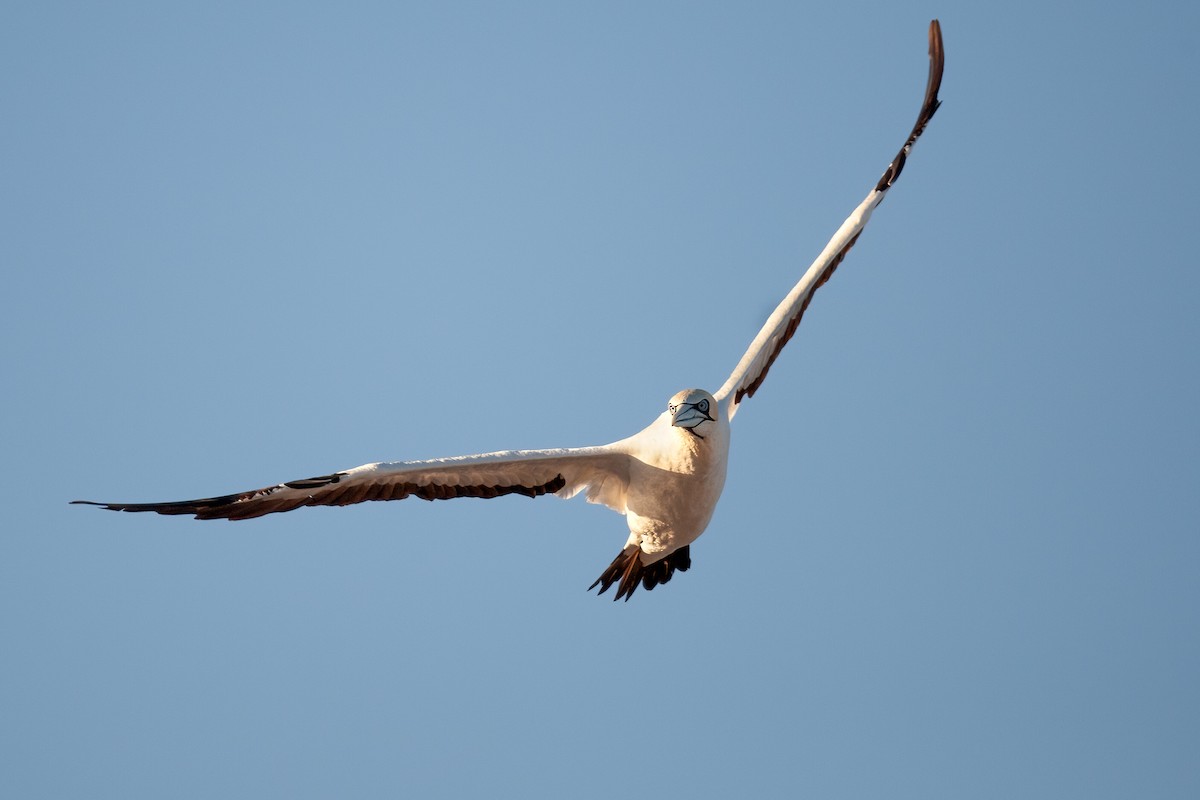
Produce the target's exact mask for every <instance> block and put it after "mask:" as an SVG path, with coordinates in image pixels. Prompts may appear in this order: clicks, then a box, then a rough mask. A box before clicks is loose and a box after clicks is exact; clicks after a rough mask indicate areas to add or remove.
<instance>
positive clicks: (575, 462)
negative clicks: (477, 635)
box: [73, 20, 945, 600]
mask: <svg viewBox="0 0 1200 800" xmlns="http://www.w3.org/2000/svg"><path fill="white" fill-rule="evenodd" d="M944 60H945V59H944V55H943V51H942V32H941V26H940V25H939V24H938V21H937V20H933V21H932V22H931V23H930V25H929V79H928V83H927V85H926V88H925V99H924V102H923V103H922V104H921V111H920V114H918V116H917V122H916V124H915V125H914V126H913V129H912V132H911V133H910V134H909V135H908V138H907V139H906V140H905V142H904V146H903V147H902V148H900V152H899V153H897V154H896V157H895V158H894V159H893V160H892V162H891V163H890V164H889V165H888V168H887V169H886V170H885V171H884V173H883V177H881V178H880V179H879V181H878V183H876V184H875V188H873V189H872V190H871V192H870V194H868V195H867V197H866V199H865V200H863V201H862V203H860V204H859V206H858V208H856V209H854V212H853V213H852V214H851V215H850V216H849V218H848V219H847V220H846V221H845V222H844V223H842V226H841V227H840V228H838V230H837V232H836V233H835V234H834V235H833V238H832V239H831V240H830V241H829V244H827V245H826V246H825V249H824V250H822V251H821V254H820V255H819V256H818V257H817V259H816V260H815V261H814V262H813V263H812V265H811V266H810V267H809V268H808V271H807V272H805V273H804V276H803V277H802V278H801V279H800V282H799V283H797V284H796V286H795V287H794V288H793V289H792V291H791V292H790V293H789V294H788V295H787V297H785V298H784V299H783V302H781V303H780V304H779V306H778V308H776V309H775V311H774V313H772V314H771V316H770V317H769V318H768V319H767V322H766V324H765V325H763V328H762V330H761V331H759V334H758V336H756V337H755V339H754V341H753V342H752V343H751V344H750V348H749V349H748V350H747V351H746V354H745V355H743V356H742V359H741V361H739V362H738V365H737V367H736V368H735V369H734V370H733V374H731V375H730V376H729V379H728V380H726V381H725V384H724V385H723V386H722V387H721V388H720V389H719V390H717V392H716V393H714V394H710V393H709V392H707V391H705V390H703V389H685V390H683V391H681V392H678V393H677V394H675V395H674V396H672V397H671V399H670V400H669V401H668V402H667V409H666V411H664V412H663V413H662V414H660V415H659V416H658V417H657V418H656V419H655V420H654V421H653V422H651V423H650V424H649V425H648V426H647V427H646V428H644V429H643V430H642V431H640V432H639V433H636V434H634V435H633V436H630V437H629V438H627V439H622V440H620V441H617V442H613V443H612V444H606V445H602V446H599V447H578V448H565V449H559V450H515V451H505V452H499V453H485V454H480V455H469V456H458V457H455V458H441V459H434V460H430V461H399V462H381V463H376V464H366V465H364V466H361V467H355V468H354V469H348V470H344V471H341V472H333V473H330V474H328V475H321V476H318V477H315V478H305V479H304V480H296V481H288V482H286V483H280V484H277V485H274V486H268V487H265V488H262V489H253V490H251V491H246V492H238V493H235V494H228V495H223V496H221V497H208V498H203V499H200V500H183V501H178V502H170V503H97V502H93V501H90V500H76V501H73V502H75V503H84V504H87V505H97V506H101V507H103V508H105V509H108V510H111V511H153V512H156V513H158V514H192V515H194V516H195V518H196V519H229V520H239V519H249V518H251V517H260V516H262V515H264V514H273V513H276V512H280V511H291V510H292V509H295V508H300V507H301V506H344V505H350V504H352V503H362V502H365V501H367V500H403V499H404V498H406V497H419V498H421V499H423V500H449V499H451V498H455V497H499V496H501V495H507V494H519V495H524V496H526V497H538V496H540V495H544V494H553V495H557V496H558V497H562V498H569V497H574V496H575V495H577V494H583V495H584V496H585V497H586V498H587V500H588V502H591V503H601V504H603V505H606V506H608V507H609V508H611V509H613V510H614V511H617V512H618V513H621V514H624V515H625V518H626V521H627V522H628V525H629V539H628V541H627V542H626V544H625V546H624V548H623V549H622V550H621V552H620V554H618V555H617V557H616V558H615V559H614V560H613V562H612V564H610V565H609V566H608V568H607V569H606V570H604V572H603V573H602V574H601V575H600V577H599V578H597V579H596V581H595V582H594V583H592V585H591V586H590V587H588V588H589V589H594V588H595V587H596V586H599V587H600V592H599V593H600V594H603V593H604V592H605V591H607V590H608V588H609V587H610V586H612V585H613V584H616V585H617V591H616V594H615V596H614V598H613V599H614V600H617V599H620V598H622V597H623V598H625V600H628V599H629V598H630V597H631V596H632V595H633V593H634V591H635V590H636V589H637V587H638V586H639V585H640V586H644V587H645V588H646V589H647V590H649V589H653V588H654V587H655V586H657V585H658V584H660V583H667V582H668V581H670V580H671V577H672V576H673V575H674V574H675V572H676V571H677V570H678V571H680V572H684V571H686V570H687V569H688V568H689V567H690V566H691V563H692V561H691V552H690V550H691V548H690V545H691V543H692V542H694V541H695V540H696V539H697V538H698V537H699V536H700V534H702V533H703V532H704V529H705V528H706V527H707V525H708V522H709V519H711V517H712V514H713V510H714V509H715V508H716V504H717V500H718V499H719V498H720V496H721V490H722V488H723V487H724V485H725V469H726V464H727V462H728V457H729V435H730V422H731V421H732V420H733V417H734V415H735V414H736V413H737V410H738V407H739V406H740V404H741V403H742V401H744V400H745V399H746V398H747V397H752V396H753V395H754V393H755V392H756V391H757V390H758V388H759V387H760V386H761V385H762V382H763V379H764V378H765V377H766V375H767V371H768V370H769V369H770V368H771V365H772V364H774V363H775V359H776V358H777V357H778V356H779V353H780V351H781V350H782V349H783V347H784V345H785V344H787V342H788V340H789V339H791V338H792V335H793V334H794V333H795V331H796V326H797V325H799V323H800V319H801V318H802V317H803V316H804V311H805V309H807V308H808V304H809V301H810V300H812V296H813V293H814V292H815V291H816V290H817V289H818V288H820V287H821V286H822V285H823V284H824V283H825V282H826V281H827V280H829V278H830V276H831V275H833V272H834V270H835V269H836V268H837V266H838V264H840V263H841V261H842V259H843V258H845V256H846V253H848V252H849V251H850V248H851V247H853V246H854V243H855V242H856V241H858V237H859V235H860V234H861V233H862V231H863V228H864V227H865V226H866V224H867V221H868V219H870V216H871V212H872V211H874V210H875V207H876V206H878V205H879V204H880V202H882V201H883V198H884V196H885V195H886V194H887V191H888V189H890V188H891V187H892V185H893V184H894V183H895V182H896V179H897V178H899V177H900V172H901V171H902V170H903V169H904V164H905V161H906V159H907V158H908V156H909V154H910V153H911V152H912V148H913V145H914V144H915V143H916V141H917V139H918V137H920V135H921V133H922V132H923V131H924V129H925V126H926V124H927V123H928V122H929V120H930V119H932V118H933V115H934V113H935V112H936V111H937V109H938V106H939V105H940V101H939V100H938V88H939V87H940V86H941V81H942V68H943V65H944Z"/></svg>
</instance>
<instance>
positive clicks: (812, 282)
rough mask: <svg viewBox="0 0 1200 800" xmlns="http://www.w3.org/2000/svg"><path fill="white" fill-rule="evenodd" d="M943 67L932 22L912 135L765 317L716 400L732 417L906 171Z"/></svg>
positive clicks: (929, 113) (929, 114)
mask: <svg viewBox="0 0 1200 800" xmlns="http://www.w3.org/2000/svg"><path fill="white" fill-rule="evenodd" d="M944 64H945V56H944V54H943V51H942V28H941V25H939V24H938V21H937V20H936V19H935V20H933V21H932V22H930V23H929V82H928V83H927V85H926V87H925V102H924V103H922V105H921V113H920V114H919V115H918V116H917V124H916V125H914V126H913V129H912V133H910V134H909V135H908V139H907V140H906V141H905V142H904V146H903V147H902V148H900V152H899V153H897V154H896V157H895V158H894V159H892V163H891V164H889V165H888V168H887V169H886V170H885V171H884V173H883V177H882V178H880V179H879V182H878V183H877V184H875V188H874V189H872V190H871V193H870V194H868V195H867V198H866V199H865V200H863V201H862V203H860V204H859V206H858V208H856V209H854V213H852V214H851V215H850V217H849V218H848V219H847V220H846V221H845V222H843V223H842V227H840V228H838V230H837V233H835V234H834V235H833V238H832V239H830V240H829V244H827V245H825V249H824V250H822V251H821V255H819V256H817V260H816V261H814V262H813V263H812V266H810V267H809V268H808V271H807V272H805V273H804V277H802V278H801V279H800V282H799V283H797V284H796V286H795V287H794V288H793V289H792V291H791V292H790V293H789V294H788V296H787V297H785V298H784V299H783V302H782V303H780V304H779V307H778V308H776V309H775V312H774V313H773V314H771V316H770V318H768V319H767V322H766V324H765V325H763V328H762V330H761V331H759V333H758V336H756V337H755V338H754V341H753V342H752V343H751V344H750V349H748V350H747V351H746V354H745V355H744V356H742V360H741V361H739V362H738V365H737V368H736V369H734V371H733V374H731V375H730V376H729V380H727V381H725V385H724V386H722V387H721V389H720V390H719V391H718V392H717V393H716V395H715V397H716V399H717V401H718V402H720V403H722V404H723V405H725V404H727V405H728V413H729V418H730V419H732V418H733V415H734V414H735V413H737V407H738V404H739V403H741V402H742V399H743V398H745V397H750V396H752V395H753V394H754V392H755V391H757V390H758V387H759V386H760V385H762V382H763V379H764V378H766V376H767V370H769V369H770V368H771V365H772V364H773V363H775V359H776V358H777V357H778V356H779V353H780V351H781V350H783V346H784V345H786V344H787V343H788V340H789V339H791V338H792V334H794V333H795V332H796V326H798V325H799V324H800V318H801V317H803V316H804V311H805V310H806V309H807V308H808V304H809V301H811V300H812V296H813V293H814V292H815V291H816V290H817V289H819V288H820V287H821V286H822V285H823V284H824V283H825V281H827V280H829V278H830V276H832V275H833V271H834V270H835V269H837V266H838V264H840V263H841V262H842V259H843V258H845V257H846V253H848V252H850V248H851V247H853V246H854V243H855V242H856V241H858V236H859V234H861V233H862V230H863V228H864V227H866V224H867V220H869V219H870V218H871V212H872V211H874V210H875V207H876V206H878V205H879V204H880V203H881V202H883V198H884V196H885V195H886V194H887V191H888V189H890V188H891V187H892V184H893V183H895V182H896V179H897V178H899V177H900V171H901V170H903V169H904V162H905V160H906V159H907V158H908V154H909V153H911V152H912V148H913V145H914V144H916V142H917V139H918V138H919V137H920V136H921V133H922V132H923V131H924V130H925V126H926V125H927V124H928V123H929V120H930V119H932V118H933V115H934V112H936V111H937V110H938V106H939V105H941V101H939V100H938V96H937V95H938V89H939V87H940V86H941V85H942V67H943V66H944Z"/></svg>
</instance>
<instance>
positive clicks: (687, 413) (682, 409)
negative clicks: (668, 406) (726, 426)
mask: <svg viewBox="0 0 1200 800" xmlns="http://www.w3.org/2000/svg"><path fill="white" fill-rule="evenodd" d="M705 420H708V421H709V422H716V420H715V419H713V418H712V417H710V416H709V415H708V414H707V413H705V412H703V411H701V410H700V409H698V408H696V404H695V403H680V404H679V405H678V406H677V407H676V408H675V410H674V412H672V414H671V424H672V425H674V426H675V427H677V428H687V429H688V430H691V429H692V428H695V427H696V426H697V425H699V424H700V423H701V422H704V421H705Z"/></svg>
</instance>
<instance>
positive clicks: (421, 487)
mask: <svg viewBox="0 0 1200 800" xmlns="http://www.w3.org/2000/svg"><path fill="white" fill-rule="evenodd" d="M628 485H629V456H628V455H626V454H625V453H623V452H621V451H619V450H618V449H615V448H613V447H610V446H602V447H580V448H571V449H563V450H510V451H506V452H501V453H484V454H481V455H471V456H458V457H455V458H439V459H434V460H432V461H395V462H380V463H377V464H364V465H363V466H361V467H355V468H354V469H348V470H345V471H343V472H334V473H331V474H329V475H320V476H318V477H315V478H306V479H304V480H298V481H288V482H287V483H280V484H277V485H275V486H267V487H265V488H262V489H253V490H251V491H248V492H238V493H235V494H228V495H224V496H222V497H207V498H203V499H200V500H181V501H177V502H170V503H97V502H93V501H91V500H76V501H74V502H76V503H84V504H86V505H94V506H101V507H103V508H106V509H108V510H110V511H153V512H155V513H158V514H193V515H195V517H196V519H249V518H251V517H261V516H262V515H264V514H273V513H276V512H279V511H291V510H292V509H295V508H300V507H301V506H346V505H350V504H352V503H362V502H365V501H367V500H403V499H404V498H406V497H419V498H421V499H422V500H449V499H452V498H455V497H499V496H501V495H506V494H520V495H525V496H526V497H538V496H540V495H543V494H555V495H558V496H559V497H573V496H575V495H576V494H579V493H580V492H585V493H586V496H587V499H588V501H589V502H592V503H602V504H603V505H606V506H608V507H609V508H612V509H614V510H616V511H619V512H621V513H625V497H626V490H627V488H628Z"/></svg>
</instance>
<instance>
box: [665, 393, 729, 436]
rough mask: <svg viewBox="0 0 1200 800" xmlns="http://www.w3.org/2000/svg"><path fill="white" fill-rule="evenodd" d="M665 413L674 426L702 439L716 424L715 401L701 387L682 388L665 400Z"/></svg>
mask: <svg viewBox="0 0 1200 800" xmlns="http://www.w3.org/2000/svg"><path fill="white" fill-rule="evenodd" d="M667 413H668V414H670V415H671V424H672V425H674V426H675V427H676V428H683V429H684V430H686V431H687V432H688V433H690V434H692V435H693V436H698V437H700V438H701V439H703V438H704V436H705V433H706V432H707V431H708V430H710V429H711V428H712V427H713V426H714V425H716V424H717V418H716V416H715V415H716V413H717V401H716V400H715V399H713V396H712V395H711V394H709V393H708V392H706V391H704V390H703V389H684V390H683V391H682V392H677V393H676V394H675V396H674V397H672V398H671V399H670V400H668V401H667Z"/></svg>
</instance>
